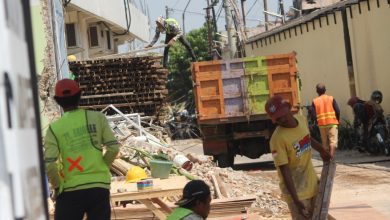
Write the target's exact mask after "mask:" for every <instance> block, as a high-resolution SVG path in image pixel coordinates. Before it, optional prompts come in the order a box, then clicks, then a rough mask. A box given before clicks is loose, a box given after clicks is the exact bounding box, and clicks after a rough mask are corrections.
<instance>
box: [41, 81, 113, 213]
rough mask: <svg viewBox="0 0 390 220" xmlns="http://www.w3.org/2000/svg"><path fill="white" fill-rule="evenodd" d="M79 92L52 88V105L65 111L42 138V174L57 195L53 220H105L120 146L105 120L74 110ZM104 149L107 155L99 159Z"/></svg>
mask: <svg viewBox="0 0 390 220" xmlns="http://www.w3.org/2000/svg"><path fill="white" fill-rule="evenodd" d="M80 96H81V90H80V89H79V87H78V86H77V83H76V82H75V81H73V80H71V79H62V80H60V81H58V82H57V83H56V86H55V96H54V99H55V100H56V102H57V103H58V104H59V105H60V106H61V107H62V109H63V110H64V114H63V116H62V117H61V118H60V119H58V120H57V121H55V122H53V123H51V124H50V126H49V128H48V129H47V133H46V136H45V144H44V148H45V153H44V157H45V158H44V159H45V166H46V172H47V175H48V178H49V181H50V183H51V186H52V187H53V188H54V189H55V193H54V196H53V199H55V200H56V204H55V215H54V218H55V219H56V220H62V219H64V220H69V219H73V220H82V219H83V216H84V214H86V215H87V217H88V219H91V220H92V219H93V220H108V219H110V217H111V209H110V191H109V189H110V183H111V175H110V165H111V163H112V162H113V160H114V159H115V157H116V155H117V153H118V151H119V144H118V142H117V140H116V138H115V136H114V134H113V133H112V131H111V128H110V126H109V124H108V122H107V119H106V117H105V116H104V115H103V114H102V113H100V112H95V111H87V110H84V109H80V108H78V105H79V101H80ZM103 147H104V148H105V153H103Z"/></svg>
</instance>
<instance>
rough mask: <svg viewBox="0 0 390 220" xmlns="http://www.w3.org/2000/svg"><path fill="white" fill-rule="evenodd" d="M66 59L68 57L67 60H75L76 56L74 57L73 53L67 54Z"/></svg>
mask: <svg viewBox="0 0 390 220" xmlns="http://www.w3.org/2000/svg"><path fill="white" fill-rule="evenodd" d="M67 59H68V62H73V61H76V60H77V58H76V56H75V55H69V56H68V57H67Z"/></svg>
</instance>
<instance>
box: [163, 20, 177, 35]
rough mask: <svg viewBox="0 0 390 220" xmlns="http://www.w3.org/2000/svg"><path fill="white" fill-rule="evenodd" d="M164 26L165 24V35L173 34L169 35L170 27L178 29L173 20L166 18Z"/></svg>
mask: <svg viewBox="0 0 390 220" xmlns="http://www.w3.org/2000/svg"><path fill="white" fill-rule="evenodd" d="M165 22H166V24H167V27H166V32H167V34H175V33H171V31H172V30H171V26H175V28H176V29H179V23H178V22H177V21H176V20H175V19H173V18H168V19H166V20H165Z"/></svg>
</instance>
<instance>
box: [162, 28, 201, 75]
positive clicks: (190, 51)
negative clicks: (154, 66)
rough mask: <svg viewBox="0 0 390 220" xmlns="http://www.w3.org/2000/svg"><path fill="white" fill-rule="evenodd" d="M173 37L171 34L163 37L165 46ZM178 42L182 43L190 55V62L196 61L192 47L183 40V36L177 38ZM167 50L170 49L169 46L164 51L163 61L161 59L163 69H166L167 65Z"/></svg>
mask: <svg viewBox="0 0 390 220" xmlns="http://www.w3.org/2000/svg"><path fill="white" fill-rule="evenodd" d="M175 36H176V35H173V34H167V35H166V37H165V44H168V42H169V41H170V40H172V38H174V37H175ZM178 40H179V41H180V43H182V44H183V45H184V47H185V48H186V49H187V51H188V53H190V56H191V58H192V61H194V62H195V61H196V56H195V53H194V51H193V50H192V47H191V45H190V43H189V42H188V41H187V40H186V39H185V38H184V36H181V37H179V39H178ZM169 48H170V46H167V47H165V49H164V59H163V66H164V67H167V65H168V51H169Z"/></svg>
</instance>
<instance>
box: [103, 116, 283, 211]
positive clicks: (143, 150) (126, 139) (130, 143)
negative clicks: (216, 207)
mask: <svg viewBox="0 0 390 220" xmlns="http://www.w3.org/2000/svg"><path fill="white" fill-rule="evenodd" d="M110 117H117V116H109V117H108V118H109V121H110ZM112 127H113V130H114V131H115V133H116V135H117V137H118V140H119V141H120V143H121V150H120V157H121V158H122V159H123V160H124V161H127V162H128V163H129V164H131V165H137V166H140V167H143V168H145V170H146V172H147V173H148V174H150V171H149V170H148V169H147V168H148V160H149V159H150V158H151V157H150V156H151V155H155V154H158V153H164V154H166V155H167V156H168V158H169V159H170V160H173V158H175V156H176V155H184V154H183V153H182V152H180V151H178V150H176V149H175V148H173V147H172V146H171V145H169V144H168V143H166V142H165V141H164V138H163V135H160V136H154V140H150V139H153V138H151V134H152V133H153V134H162V133H164V132H163V131H160V130H159V128H158V126H155V127H149V128H148V129H145V128H142V126H141V129H135V128H134V126H131V125H129V123H127V121H125V120H119V121H115V123H113V124H112ZM139 130H142V131H143V132H145V133H144V134H147V135H149V137H148V136H147V135H146V137H145V136H141V137H140V136H137V135H138V134H139V133H140V132H139ZM141 133H142V132H141ZM184 156H186V157H187V158H188V159H189V160H190V161H191V163H192V169H188V170H185V169H183V168H180V167H177V166H176V167H175V169H177V170H179V172H177V173H176V175H180V174H181V175H185V176H187V178H189V179H202V180H204V181H205V182H206V183H207V184H208V185H209V186H210V189H211V191H212V196H213V198H214V199H224V198H232V199H233V198H244V197H248V198H249V197H256V201H255V202H254V203H253V204H252V205H251V208H250V209H251V210H252V209H253V210H261V211H260V213H261V215H263V216H264V217H279V216H284V215H285V214H286V213H288V207H287V204H286V203H285V202H283V201H282V200H281V198H280V193H279V190H278V184H277V182H276V181H275V180H273V179H271V178H270V177H269V176H267V175H263V174H262V173H263V172H259V173H256V175H250V174H248V172H244V171H235V170H233V169H232V168H220V167H217V166H216V164H215V163H214V162H213V160H212V158H211V157H207V156H204V155H197V154H194V153H191V154H187V155H184ZM173 173H175V172H173ZM172 175H174V174H172ZM248 211H249V210H248Z"/></svg>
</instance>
